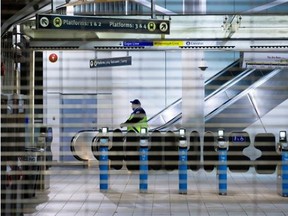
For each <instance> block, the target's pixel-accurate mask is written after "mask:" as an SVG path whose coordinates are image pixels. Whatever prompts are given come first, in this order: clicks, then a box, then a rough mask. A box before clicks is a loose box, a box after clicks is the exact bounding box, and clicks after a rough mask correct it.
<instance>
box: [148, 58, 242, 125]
mask: <svg viewBox="0 0 288 216" xmlns="http://www.w3.org/2000/svg"><path fill="white" fill-rule="evenodd" d="M239 63H240V59H237V60H236V61H234V62H233V63H231V64H230V65H228V66H227V67H225V68H224V69H222V70H221V71H220V72H218V73H217V74H215V75H214V76H212V77H210V78H209V79H208V80H206V81H205V85H207V84H209V83H210V82H211V81H213V80H214V79H216V78H218V77H219V76H221V75H222V74H223V73H225V72H226V71H227V70H229V69H230V68H233V67H234V66H235V65H237V64H239ZM242 73H243V72H241V74H242ZM238 76H239V75H238ZM238 76H236V77H238ZM216 91H217V90H216ZM213 93H214V92H213ZM208 96H210V95H208ZM208 96H207V97H208ZM180 102H182V98H179V99H177V100H176V101H174V102H173V103H172V104H170V105H169V106H167V107H165V108H164V109H162V110H160V111H159V112H158V113H156V114H155V115H153V116H152V117H150V118H149V119H148V122H150V121H152V120H153V119H155V118H156V117H157V116H159V115H160V114H161V113H163V112H164V111H165V110H167V109H169V108H170V107H172V106H175V105H176V104H178V103H180ZM172 120H173V119H172ZM172 120H170V121H169V122H171V121H172ZM167 123H168V122H167ZM165 124H166V123H165ZM159 127H161V126H159ZM153 130H154V129H153Z"/></svg>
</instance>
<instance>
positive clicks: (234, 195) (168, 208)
mask: <svg viewBox="0 0 288 216" xmlns="http://www.w3.org/2000/svg"><path fill="white" fill-rule="evenodd" d="M49 173H50V188H49V189H48V190H46V191H42V192H37V194H36V197H35V198H33V199H32V200H31V202H30V201H29V204H26V205H25V214H24V215H25V216H30V215H33V216H36V215H37V216H54V215H57V216H71V215H74V216H82V215H83V216H90V215H91V216H100V215H103V216H104V215H105V216H112V215H113V216H116V215H117V216H118V215H121V216H132V215H133V216H138V215H140V216H142V215H145V216H146V215H147V216H148V215H149V216H151V215H153V216H154V215H155V216H158V215H159V216H161V215H163V216H164V215H165V216H166V215H171V216H172V215H175V216H176V215H177V216H181V215H183V216H187V215H191V216H192V215H195V216H196V215H197V216H199V215H207V216H216V215H217V216H225V215H235V216H242V215H245V216H247V215H248V216H252V215H253V216H254V215H255V216H256V215H257V216H262V215H268V216H285V215H287V216H288V198H284V197H281V196H280V195H279V194H278V193H277V177H276V174H270V175H258V174H255V172H254V170H253V169H250V171H249V172H248V173H230V172H229V173H228V194H227V196H220V195H218V189H217V187H218V185H217V184H218V183H217V178H216V172H215V171H213V172H211V173H208V172H205V171H204V170H203V169H201V170H199V171H198V172H192V171H189V172H188V194H187V195H181V194H178V171H173V172H167V171H149V185H148V193H146V194H143V193H139V190H138V188H139V180H138V179H139V176H138V173H137V172H129V171H127V170H125V169H122V170H120V171H119V170H112V171H111V172H110V188H109V191H108V192H106V193H102V192H100V190H99V171H98V168H97V166H95V167H90V168H83V167H53V168H51V169H50V170H49Z"/></svg>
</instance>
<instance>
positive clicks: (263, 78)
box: [205, 69, 281, 122]
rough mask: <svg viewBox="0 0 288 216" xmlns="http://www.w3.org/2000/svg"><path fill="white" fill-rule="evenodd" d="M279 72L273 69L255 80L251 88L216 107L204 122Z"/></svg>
mask: <svg viewBox="0 0 288 216" xmlns="http://www.w3.org/2000/svg"><path fill="white" fill-rule="evenodd" d="M280 71H281V69H274V70H273V71H272V72H270V73H269V74H267V75H265V76H263V77H261V78H260V79H259V80H257V81H256V82H255V83H253V84H252V85H251V86H249V87H248V88H247V89H245V90H243V91H242V92H240V93H239V94H237V95H236V96H234V97H233V98H231V99H229V100H228V101H227V102H226V103H224V104H222V105H221V106H220V107H218V108H217V109H216V110H214V111H212V112H211V113H209V114H208V115H206V116H205V122H206V121H208V120H210V119H211V118H213V117H214V116H215V115H217V114H219V113H220V112H221V111H222V110H224V109H226V108H227V107H229V106H230V105H231V104H233V103H234V102H235V101H237V100H238V99H240V98H241V97H242V96H244V95H247V94H248V93H249V92H250V91H251V90H254V89H256V88H258V87H259V86H261V85H262V84H263V83H265V82H266V81H267V80H269V79H271V78H272V77H274V76H275V75H276V74H278V73H279V72H280Z"/></svg>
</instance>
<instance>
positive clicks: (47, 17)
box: [36, 14, 170, 34]
mask: <svg viewBox="0 0 288 216" xmlns="http://www.w3.org/2000/svg"><path fill="white" fill-rule="evenodd" d="M36 23H37V29H61V30H63V29H70V30H86V31H99V32H100V31H101V32H126V33H148V34H169V33H170V22H169V21H168V20H141V19H115V18H98V17H92V16H64V15H55V14H53V15H52V14H41V15H40V14H39V15H37V17H36Z"/></svg>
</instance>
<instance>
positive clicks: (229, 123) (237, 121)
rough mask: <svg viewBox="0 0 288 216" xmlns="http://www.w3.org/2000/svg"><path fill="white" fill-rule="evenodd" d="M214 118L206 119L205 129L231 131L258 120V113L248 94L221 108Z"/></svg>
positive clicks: (239, 129) (238, 129)
mask: <svg viewBox="0 0 288 216" xmlns="http://www.w3.org/2000/svg"><path fill="white" fill-rule="evenodd" d="M215 112H217V114H215V115H214V116H213V117H212V118H209V119H206V121H205V131H217V130H218V129H219V128H222V129H223V130H225V132H230V131H241V130H242V129H243V128H246V126H247V125H250V124H251V122H255V121H257V120H258V115H257V113H256V112H255V110H254V109H253V106H252V104H251V103H250V100H249V97H247V95H244V96H242V97H241V98H240V99H238V100H237V101H235V102H234V103H233V104H231V105H230V106H228V107H225V109H221V107H220V108H219V110H216V111H214V113H215Z"/></svg>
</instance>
